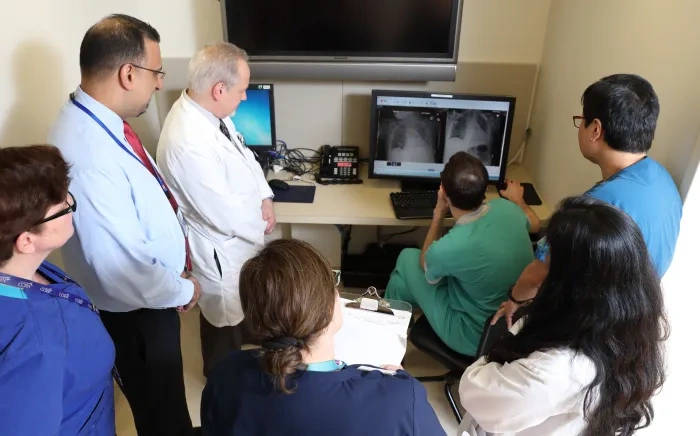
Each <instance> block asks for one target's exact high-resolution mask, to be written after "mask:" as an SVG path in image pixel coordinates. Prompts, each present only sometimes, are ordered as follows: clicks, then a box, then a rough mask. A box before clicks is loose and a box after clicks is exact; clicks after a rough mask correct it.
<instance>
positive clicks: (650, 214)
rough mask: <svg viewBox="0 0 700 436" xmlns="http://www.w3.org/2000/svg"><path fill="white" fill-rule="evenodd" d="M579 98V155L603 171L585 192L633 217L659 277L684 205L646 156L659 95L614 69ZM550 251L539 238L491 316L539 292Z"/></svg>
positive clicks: (663, 172)
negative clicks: (508, 294) (532, 257)
mask: <svg viewBox="0 0 700 436" xmlns="http://www.w3.org/2000/svg"><path fill="white" fill-rule="evenodd" d="M581 103H582V105H583V114H582V115H576V116H574V117H573V122H574V126H575V127H576V128H577V129H578V142H579V148H580V149H581V154H583V157H585V158H586V159H588V160H589V161H591V162H593V163H594V164H596V165H598V166H599V167H600V171H601V175H602V180H601V181H600V182H598V183H596V184H595V185H594V186H593V187H592V188H591V189H589V190H588V191H587V192H586V195H590V196H591V197H594V198H597V199H598V200H602V201H605V202H607V203H610V204H612V205H614V206H617V207H619V208H620V209H622V210H623V211H625V212H626V213H627V214H629V215H630V216H631V217H632V219H634V220H635V222H636V223H637V225H638V226H639V228H640V229H641V231H642V234H643V235H644V240H645V242H646V244H647V248H648V250H649V254H650V256H651V260H652V261H653V263H654V265H655V266H656V271H657V273H658V275H659V278H661V277H663V275H664V274H665V273H666V270H667V269H668V267H669V265H670V264H671V260H672V259H673V252H674V251H675V248H676V241H677V240H678V233H679V231H680V222H681V213H682V206H683V205H682V202H681V198H680V195H679V194H678V189H677V188H676V185H675V183H674V182H673V179H672V178H671V175H670V174H669V173H668V171H666V169H665V168H664V167H663V166H661V164H659V163H658V162H656V161H655V160H654V159H652V158H651V157H649V156H647V153H648V151H649V149H650V148H651V143H652V141H653V139H654V131H655V130H656V121H657V119H658V117H659V99H658V97H657V96H656V93H655V92H654V89H653V88H652V86H651V84H650V83H649V82H648V81H646V80H645V79H643V78H642V77H639V76H636V75H632V74H615V75H612V76H608V77H604V78H602V79H600V80H599V81H598V82H596V83H594V84H592V85H591V86H589V87H588V88H587V89H586V90H585V91H584V93H583V96H582V97H581ZM506 196H507V195H506ZM548 251H549V248H548V247H547V243H546V241H545V240H542V241H540V242H539V243H538V248H537V252H536V253H535V257H537V259H536V260H535V261H533V263H531V264H530V265H529V266H528V267H527V268H526V269H525V271H524V272H523V274H522V275H521V276H520V278H519V279H518V282H517V284H516V285H515V287H514V288H513V291H512V295H511V298H510V299H509V301H507V302H505V303H503V304H502V305H501V308H500V309H499V312H498V313H497V314H496V316H495V317H494V320H496V319H498V318H499V317H500V316H501V315H503V314H505V315H506V316H507V317H508V318H509V319H510V315H512V313H514V312H515V310H517V307H518V305H519V304H521V303H523V302H526V301H528V300H530V299H532V298H533V297H534V296H535V295H536V294H537V289H538V288H539V285H540V284H541V283H542V280H543V279H544V278H545V277H546V275H547V271H548V267H547V265H546V263H545V261H546V256H547V253H548ZM494 322H495V321H494Z"/></svg>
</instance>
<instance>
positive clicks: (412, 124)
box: [377, 109, 441, 163]
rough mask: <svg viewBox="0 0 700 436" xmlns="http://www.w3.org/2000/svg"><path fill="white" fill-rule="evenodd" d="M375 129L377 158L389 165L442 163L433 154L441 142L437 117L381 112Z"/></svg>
mask: <svg viewBox="0 0 700 436" xmlns="http://www.w3.org/2000/svg"><path fill="white" fill-rule="evenodd" d="M379 118H380V119H379V126H378V144H377V149H378V150H377V154H378V156H377V157H378V158H380V159H381V158H382V157H384V158H385V159H386V160H387V161H390V162H418V163H435V162H441V160H440V159H439V157H438V156H436V154H437V153H438V143H439V141H440V117H439V116H437V115H435V114H431V113H425V112H424V113H421V112H418V111H410V110H409V111H401V110H387V109H384V110H381V111H380V113H379Z"/></svg>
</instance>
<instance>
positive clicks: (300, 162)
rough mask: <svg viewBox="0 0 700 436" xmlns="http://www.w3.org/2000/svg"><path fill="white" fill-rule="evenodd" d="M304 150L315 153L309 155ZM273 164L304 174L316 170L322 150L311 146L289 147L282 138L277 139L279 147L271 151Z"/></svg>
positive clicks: (298, 174)
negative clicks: (313, 148)
mask: <svg viewBox="0 0 700 436" xmlns="http://www.w3.org/2000/svg"><path fill="white" fill-rule="evenodd" d="M304 151H309V152H311V153H314V155H313V156H311V157H309V156H307V155H305V154H304ZM270 156H271V157H272V162H271V163H272V164H273V165H279V166H281V167H282V168H283V169H284V170H286V171H289V172H290V173H292V174H294V175H296V176H303V175H306V174H311V173H314V172H316V166H317V165H319V163H320V160H321V152H320V151H318V150H312V149H310V148H289V147H288V146H287V143H286V142H284V141H281V140H278V141H277V147H276V149H275V150H274V151H270Z"/></svg>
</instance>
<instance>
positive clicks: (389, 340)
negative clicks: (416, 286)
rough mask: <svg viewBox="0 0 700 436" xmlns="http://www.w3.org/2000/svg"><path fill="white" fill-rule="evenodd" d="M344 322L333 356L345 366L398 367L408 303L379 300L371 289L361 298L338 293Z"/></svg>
mask: <svg viewBox="0 0 700 436" xmlns="http://www.w3.org/2000/svg"><path fill="white" fill-rule="evenodd" d="M340 297H341V300H342V302H343V303H342V305H343V312H345V313H344V320H343V327H341V331H340V332H338V335H337V336H336V356H337V358H339V359H341V360H343V361H345V362H347V363H348V364H350V365H352V364H363V365H367V364H369V365H374V366H382V365H386V364H393V365H399V364H400V363H401V361H402V360H403V357H404V355H405V353H406V346H407V341H408V325H409V322H410V319H411V317H412V306H411V304H410V303H407V302H405V301H398V300H388V299H384V298H381V297H380V296H379V294H378V292H377V289H376V288H374V287H370V288H368V289H367V291H365V292H364V293H363V294H362V295H358V294H350V293H347V292H341V293H340Z"/></svg>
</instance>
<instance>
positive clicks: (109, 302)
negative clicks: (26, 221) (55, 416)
mask: <svg viewBox="0 0 700 436" xmlns="http://www.w3.org/2000/svg"><path fill="white" fill-rule="evenodd" d="M159 41H160V36H159V35H158V32H157V31H156V30H155V29H154V28H153V27H151V26H150V25H148V24H146V23H144V22H143V21H140V20H138V19H136V18H133V17H130V16H126V15H112V16H109V17H107V18H105V19H103V20H101V21H100V22H98V23H97V24H95V25H94V26H92V27H91V28H90V29H89V30H88V31H87V33H86V34H85V36H84V38H83V41H82V43H81V46H80V70H81V82H80V86H78V88H77V89H76V90H75V92H74V93H72V94H71V95H70V99H69V100H68V102H67V103H66V105H65V106H64V107H63V109H62V111H61V113H60V115H59V117H58V120H57V121H56V123H55V125H54V127H53V129H52V131H51V133H50V135H49V143H51V144H55V145H56V146H57V147H58V148H59V149H60V150H61V152H62V153H63V155H64V156H65V158H66V160H67V161H68V162H69V163H70V164H71V177H72V182H71V185H70V188H71V192H73V194H74V195H75V198H76V199H77V200H78V202H80V204H81V207H80V209H79V210H78V211H77V212H76V213H75V214H74V215H73V219H74V223H75V235H74V236H73V237H72V238H71V239H70V240H69V241H68V243H67V244H66V245H65V246H64V248H63V252H62V254H63V260H64V263H65V266H66V269H67V271H68V272H69V274H71V275H72V276H73V277H74V278H75V279H76V280H77V281H78V282H80V283H81V284H83V286H85V288H86V289H87V290H88V292H89V293H90V298H91V299H92V301H93V302H94V304H95V305H96V306H97V308H98V309H99V310H100V316H101V318H102V321H103V323H104V325H105V327H106V328H107V331H108V332H109V334H110V336H111V337H112V339H113V341H114V344H115V349H116V366H117V370H118V371H119V373H120V375H121V378H122V381H123V392H124V395H125V396H126V398H127V400H128V401H129V405H130V406H131V410H132V412H133V415H134V421H135V424H136V429H137V431H138V434H139V436H147V435H173V436H180V435H191V434H192V432H193V429H192V423H191V421H190V416H189V412H188V409H187V403H186V400H185V386H184V379H183V369H182V354H181V351H180V319H179V315H178V311H183V310H189V309H190V308H192V307H193V306H194V305H195V304H196V302H197V299H198V296H199V284H198V282H197V281H196V279H194V278H193V277H191V276H190V274H189V270H188V269H187V268H186V266H187V265H188V260H189V253H188V248H187V247H188V245H187V241H186V238H185V232H184V226H182V225H181V221H180V220H179V219H178V213H179V210H178V204H177V202H176V200H175V198H174V196H173V195H172V193H171V192H170V189H169V187H168V186H167V184H166V183H165V182H164V181H163V178H162V176H161V175H160V170H159V168H158V167H157V166H156V164H155V162H154V161H153V160H152V159H151V158H150V156H148V154H147V153H146V151H145V149H144V147H143V145H142V144H141V141H140V140H139V138H138V136H137V135H136V133H135V132H134V130H133V129H132V128H131V126H130V125H129V124H128V123H127V121H126V120H127V119H129V118H133V117H138V116H139V115H141V114H142V113H144V112H145V111H146V109H147V107H148V103H149V102H150V100H151V97H152V96H153V94H154V93H155V91H157V90H159V89H160V88H161V86H162V80H163V76H164V75H165V72H163V71H162V65H161V56H160V48H159V45H158V44H159Z"/></svg>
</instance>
